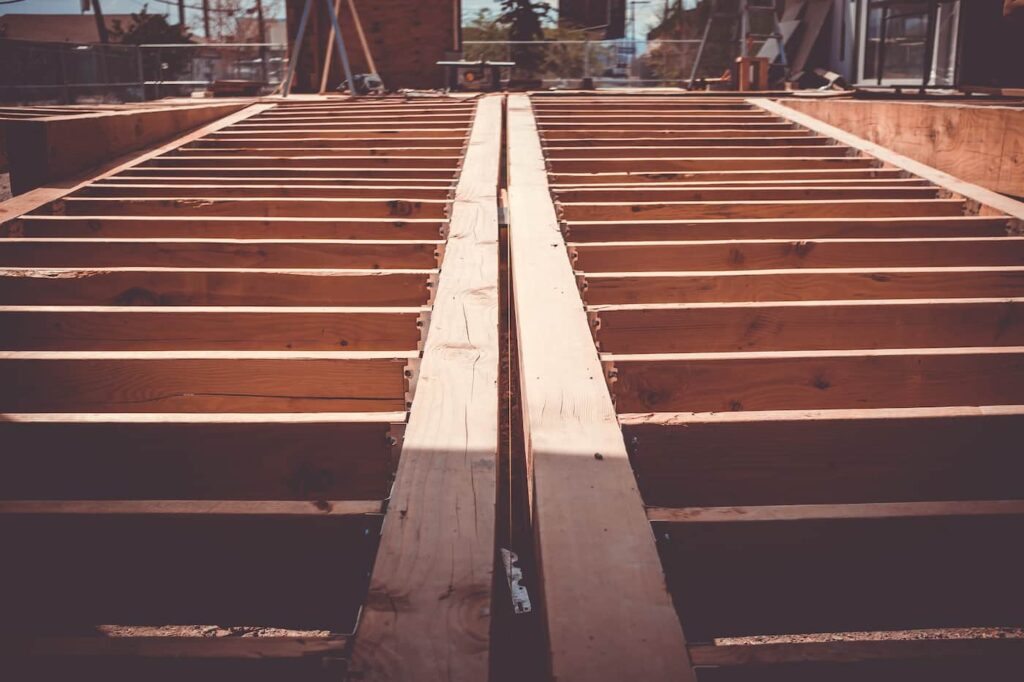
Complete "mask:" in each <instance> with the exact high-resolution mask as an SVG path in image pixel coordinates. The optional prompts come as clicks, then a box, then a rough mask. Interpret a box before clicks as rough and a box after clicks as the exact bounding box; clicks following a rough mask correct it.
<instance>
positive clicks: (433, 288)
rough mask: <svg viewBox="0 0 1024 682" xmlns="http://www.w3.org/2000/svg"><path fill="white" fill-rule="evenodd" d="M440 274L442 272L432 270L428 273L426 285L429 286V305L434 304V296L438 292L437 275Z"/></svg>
mask: <svg viewBox="0 0 1024 682" xmlns="http://www.w3.org/2000/svg"><path fill="white" fill-rule="evenodd" d="M438 274H440V273H438V272H432V273H430V274H429V275H427V282H426V287H427V303H426V304H427V305H428V306H432V305H434V296H435V295H436V294H437V276H438Z"/></svg>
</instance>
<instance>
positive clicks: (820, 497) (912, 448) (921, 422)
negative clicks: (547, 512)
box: [620, 405, 1024, 507]
mask: <svg viewBox="0 0 1024 682" xmlns="http://www.w3.org/2000/svg"><path fill="white" fill-rule="evenodd" d="M620 420H621V422H622V427H623V432H624V433H625V435H626V440H627V442H628V443H629V444H630V461H631V462H632V464H633V467H634V470H635V471H636V475H637V481H638V483H639V485H640V490H641V492H642V493H643V496H644V500H645V501H646V502H647V504H650V505H652V506H656V507H704V506H706V507H726V506H736V505H739V506H753V505H783V504H844V503H856V502H892V501H902V502H925V501H935V500H957V499H973V500H1000V499H1003V500H1009V499H1019V498H1021V496H1022V495H1024V483H1022V482H1021V478H1020V476H1018V475H1016V473H1014V472H1016V471H1017V470H1018V469H1019V467H1020V457H1019V455H1018V453H1017V452H1016V448H1015V447H1014V444H1015V443H1017V442H1018V441H1019V439H1020V436H1021V433H1022V432H1024V407H1022V406H1021V405H1006V406H998V405H997V406H985V407H969V406H952V407H908V408H873V409H863V408H855V409H845V410H843V409H836V410H776V411H749V412H702V413H672V412H662V413H633V414H622V415H620ZM925 472H927V473H925Z"/></svg>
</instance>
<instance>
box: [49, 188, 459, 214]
mask: <svg viewBox="0 0 1024 682" xmlns="http://www.w3.org/2000/svg"><path fill="white" fill-rule="evenodd" d="M60 204H61V205H62V206H58V207H57V208H56V211H55V212H57V213H60V212H61V208H63V212H65V213H66V215H80V216H96V215H99V216H107V215H135V216H145V215H151V216H179V215H188V216H227V217H243V218H244V217H261V218H434V219H442V218H445V217H446V214H447V208H448V201H447V199H406V198H404V197H402V196H401V195H399V194H393V195H391V196H390V197H389V198H385V199H323V198H289V199H282V198H274V197H265V198H258V197H202V198H186V197H181V198H174V197H146V198H127V197H122V198H117V199H113V198H100V197H95V198H94V197H82V196H71V197H67V198H65V199H62V200H61V202H60Z"/></svg>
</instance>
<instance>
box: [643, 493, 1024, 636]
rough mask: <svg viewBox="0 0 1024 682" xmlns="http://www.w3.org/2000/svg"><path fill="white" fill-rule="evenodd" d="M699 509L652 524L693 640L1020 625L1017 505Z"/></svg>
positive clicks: (1022, 517)
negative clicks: (1013, 540) (1015, 541)
mask: <svg viewBox="0 0 1024 682" xmlns="http://www.w3.org/2000/svg"><path fill="white" fill-rule="evenodd" d="M693 511H694V514H695V515H694V516H693V518H690V519H688V520H681V519H679V518H678V517H679V516H688V515H689V514H688V512H685V511H683V512H680V513H675V512H672V513H671V514H670V517H671V518H672V519H673V520H672V521H668V520H665V521H661V520H656V521H655V522H654V524H653V526H654V530H655V532H656V533H657V535H658V537H659V538H660V545H661V549H662V557H663V559H664V562H665V574H666V577H667V579H668V581H669V584H670V586H671V589H672V592H673V596H674V597H675V598H676V600H677V603H678V604H679V605H680V607H681V608H683V609H684V610H683V613H685V615H686V618H685V621H684V626H685V627H686V631H687V634H688V635H689V637H690V639H691V641H700V642H710V641H713V640H714V639H715V638H718V637H731V636H747V635H752V634H754V635H773V634H789V633H826V632H830V633H841V632H849V631H854V632H856V631H876V630H894V629H898V630H901V629H910V628H949V627H972V626H974V627H998V626H1017V625H1019V623H1020V619H1019V614H1020V612H1021V608H1024V589H1022V587H1021V585H1020V581H1019V570H1018V567H1019V566H1020V565H1021V562H1022V561H1024V548H1022V546H1021V544H1020V543H1014V542H1006V541H1005V538H1010V537H1017V536H1019V535H1020V534H1021V533H1022V532H1024V502H1021V501H1020V500H1012V501H1005V502H999V501H992V502H987V501H948V502H921V503H902V504H851V505H824V506H814V505H812V506H801V505H795V506H794V505H787V506H785V507H781V508H780V507H767V508H765V507H729V508H727V509H726V508H721V509H703V510H693ZM653 516H654V518H655V519H660V518H661V517H662V514H661V513H660V512H654V514H653ZM701 517H703V518H704V519H705V520H703V521H701V520H698V519H700V518H701ZM726 518H730V519H731V520H725V519H726ZM951 585H955V587H956V589H951V588H950V586H951Z"/></svg>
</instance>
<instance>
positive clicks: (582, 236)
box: [565, 216, 1009, 244]
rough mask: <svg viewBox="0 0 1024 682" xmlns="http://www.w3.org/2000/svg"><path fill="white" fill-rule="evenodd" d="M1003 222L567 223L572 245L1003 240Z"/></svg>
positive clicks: (962, 219)
mask: <svg viewBox="0 0 1024 682" xmlns="http://www.w3.org/2000/svg"><path fill="white" fill-rule="evenodd" d="M1008 230H1009V221H1008V220H1007V219H1006V218H998V217H991V216H954V217H925V218H915V217H902V218H900V217H895V218H859V217H850V218H831V219H821V218H751V219H746V220H715V219H702V220H685V221H683V220H644V221H637V222H632V221H631V222H629V223H623V222H620V221H600V220H596V221H586V220H580V221H570V222H567V223H565V232H566V236H567V238H568V239H569V240H570V241H572V242H573V243H576V244H580V243H584V242H614V241H626V240H635V241H659V240H660V241H671V240H677V241H687V240H689V241H692V240H712V241H714V240H721V239H798V240H804V239H841V238H848V239H856V238H861V239H868V238H871V239H891V238H910V237H917V238H922V239H923V238H928V239H934V238H941V237H1005V236H1007V234H1008Z"/></svg>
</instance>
